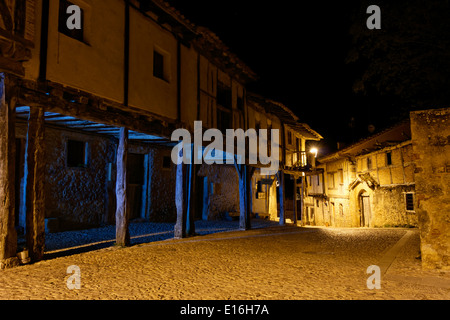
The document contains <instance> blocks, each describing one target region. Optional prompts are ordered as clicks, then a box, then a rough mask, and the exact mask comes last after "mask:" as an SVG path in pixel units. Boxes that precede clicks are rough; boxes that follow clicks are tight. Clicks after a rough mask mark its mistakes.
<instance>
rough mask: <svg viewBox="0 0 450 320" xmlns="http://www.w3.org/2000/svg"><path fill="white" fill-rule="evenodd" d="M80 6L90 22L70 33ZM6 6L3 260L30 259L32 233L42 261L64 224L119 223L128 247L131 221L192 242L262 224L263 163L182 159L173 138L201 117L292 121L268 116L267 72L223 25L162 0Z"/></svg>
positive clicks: (219, 124) (207, 123)
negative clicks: (204, 223)
mask: <svg viewBox="0 0 450 320" xmlns="http://www.w3.org/2000/svg"><path fill="white" fill-rule="evenodd" d="M70 5H76V6H78V7H80V9H81V15H82V20H81V22H82V25H81V29H79V30H77V29H75V30H69V29H68V28H67V25H66V21H67V19H68V16H69V15H68V14H67V10H66V9H67V8H68V7H69V6H70ZM0 14H1V23H0V28H1V29H2V32H1V33H0V37H1V40H2V41H1V49H2V50H1V55H0V72H1V83H0V84H1V85H0V89H1V92H2V95H1V97H2V100H1V104H0V185H1V188H0V199H1V200H0V201H1V203H2V204H4V205H3V206H2V207H1V208H0V225H1V228H0V263H1V267H2V268H3V267H7V266H10V265H14V264H15V263H17V261H16V258H15V256H16V251H17V250H18V247H17V237H18V235H20V234H21V233H24V235H25V237H26V245H27V248H28V250H29V252H30V256H31V258H32V260H33V261H38V260H40V259H42V257H43V253H44V249H45V232H46V231H52V230H67V229H70V228H84V227H90V226H97V225H100V224H107V223H115V224H116V240H117V243H118V244H119V245H127V244H129V232H128V224H129V222H130V220H131V219H134V218H144V219H150V220H153V221H176V225H175V236H176V237H184V236H186V235H189V234H194V233H195V230H194V225H193V223H192V222H193V221H194V220H195V219H199V218H208V219H209V218H214V217H215V216H217V215H218V214H219V215H220V214H221V213H223V212H225V211H231V210H234V211H238V212H239V218H240V220H241V221H242V222H241V227H242V228H243V229H247V228H249V227H250V212H251V208H250V204H251V201H250V198H251V193H250V190H251V188H250V181H251V179H252V177H253V173H254V171H255V167H258V165H256V166H254V167H250V166H249V165H248V164H246V163H245V164H242V165H240V164H239V165H236V166H225V165H224V166H220V167H218V166H206V165H191V164H184V163H179V164H177V165H176V164H174V163H173V162H172V161H171V160H172V159H171V157H170V156H171V155H172V149H173V147H174V146H175V145H176V144H177V143H178V142H177V141H171V135H172V133H173V132H174V131H175V129H177V128H185V129H187V130H189V131H190V132H193V131H194V122H195V121H202V126H203V131H205V130H207V129H209V128H218V129H220V130H225V129H237V128H242V129H244V130H247V129H249V128H258V126H260V128H264V127H267V126H270V125H272V128H280V129H281V128H284V127H283V126H284V123H285V122H286V121H285V119H284V118H283V117H284V114H285V113H286V112H287V113H288V114H289V115H290V118H292V112H290V111H288V109H287V108H285V107H283V108H281V109H280V110H281V111H282V113H281V116H280V115H277V116H276V117H278V120H276V119H275V118H274V117H273V116H272V118H273V119H274V120H273V124H272V123H269V122H268V121H266V120H264V121H262V120H261V121H260V123H257V122H255V119H257V117H258V115H259V114H260V113H258V112H255V109H254V108H249V106H248V101H247V100H248V99H247V90H246V84H247V83H248V82H251V81H255V80H256V79H257V77H256V75H255V74H254V73H253V71H252V70H250V69H249V68H248V67H247V66H246V65H245V64H244V63H243V62H242V61H241V60H239V58H238V57H237V56H236V55H234V54H233V53H232V52H230V50H229V49H228V48H227V47H226V46H225V45H224V44H223V43H222V41H221V40H220V39H219V38H218V37H217V36H216V35H215V34H214V33H212V32H211V31H209V30H208V29H206V28H203V27H200V26H196V25H194V24H192V23H191V22H190V21H188V20H187V19H186V18H185V17H184V16H182V15H181V14H180V13H179V12H178V11H177V10H176V9H174V8H172V7H170V6H168V5H167V3H165V2H164V1H162V0H141V1H138V0H130V1H124V0H111V1H80V0H71V1H68V0H55V1H50V0H29V1H22V0H12V1H9V2H8V5H7V6H6V7H2V8H1V12H0ZM272 113H274V114H276V113H277V112H272ZM262 117H263V116H261V118H260V119H262ZM287 120H288V121H287V122H289V125H292V126H294V129H295V126H296V125H297V124H295V122H296V121H297V120H295V119H294V120H292V119H287ZM287 122H286V123H287ZM286 134H287V132H286ZM285 139H286V138H285ZM294 141H295V140H294ZM289 144H291V143H289ZM281 150H284V151H282V152H281V153H283V152H284V153H286V152H287V149H286V148H284V149H283V148H282V149H281ZM284 153H283V155H282V157H280V159H281V162H282V165H281V166H280V176H281V173H283V170H284V169H285V168H284V161H285V160H284V159H285V158H286V157H285V156H284ZM179 156H181V153H180V155H179ZM296 161H297V160H296V158H295V159H292V160H291V166H292V165H294V164H295V162H296ZM236 195H238V197H236ZM230 197H231V198H233V201H231V198H230ZM205 199H206V202H205ZM205 203H206V204H207V205H204V204H205ZM280 216H281V217H284V208H283V206H281V208H280ZM283 221H284V219H281V222H283ZM46 228H47V230H46Z"/></svg>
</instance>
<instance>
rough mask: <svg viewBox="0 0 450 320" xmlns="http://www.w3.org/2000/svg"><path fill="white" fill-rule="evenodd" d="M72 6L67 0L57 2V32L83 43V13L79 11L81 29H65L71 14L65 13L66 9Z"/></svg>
mask: <svg viewBox="0 0 450 320" xmlns="http://www.w3.org/2000/svg"><path fill="white" fill-rule="evenodd" d="M72 5H74V3H72V2H70V1H67V0H60V1H59V21H58V31H59V32H60V33H62V34H64V35H66V36H68V37H70V38H72V39H75V40H78V41H81V42H83V41H84V33H83V30H84V11H83V9H82V8H80V11H81V29H72V30H71V29H69V28H68V27H67V20H68V19H69V18H70V17H71V15H72V14H71V13H67V8H68V7H70V6H72Z"/></svg>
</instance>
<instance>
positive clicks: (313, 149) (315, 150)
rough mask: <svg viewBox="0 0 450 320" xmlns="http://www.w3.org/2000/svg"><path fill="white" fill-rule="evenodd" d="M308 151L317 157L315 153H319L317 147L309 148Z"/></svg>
mask: <svg viewBox="0 0 450 320" xmlns="http://www.w3.org/2000/svg"><path fill="white" fill-rule="evenodd" d="M309 152H311V153H313V154H314V156H315V157H317V154H318V153H319V149H317V148H311V150H309Z"/></svg>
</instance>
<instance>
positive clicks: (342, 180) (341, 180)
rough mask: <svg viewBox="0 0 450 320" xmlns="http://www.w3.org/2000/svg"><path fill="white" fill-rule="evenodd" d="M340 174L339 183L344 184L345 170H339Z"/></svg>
mask: <svg viewBox="0 0 450 320" xmlns="http://www.w3.org/2000/svg"><path fill="white" fill-rule="evenodd" d="M338 172H339V183H340V184H344V170H343V169H339V170H338Z"/></svg>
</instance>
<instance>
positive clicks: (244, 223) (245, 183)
mask: <svg viewBox="0 0 450 320" xmlns="http://www.w3.org/2000/svg"><path fill="white" fill-rule="evenodd" d="M235 167H236V170H237V172H238V177H239V212H240V215H239V229H241V230H250V229H251V220H250V214H251V201H250V198H251V196H252V193H251V188H250V184H251V180H252V176H253V173H254V171H255V169H254V168H253V167H250V166H248V165H245V164H237V163H235Z"/></svg>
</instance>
